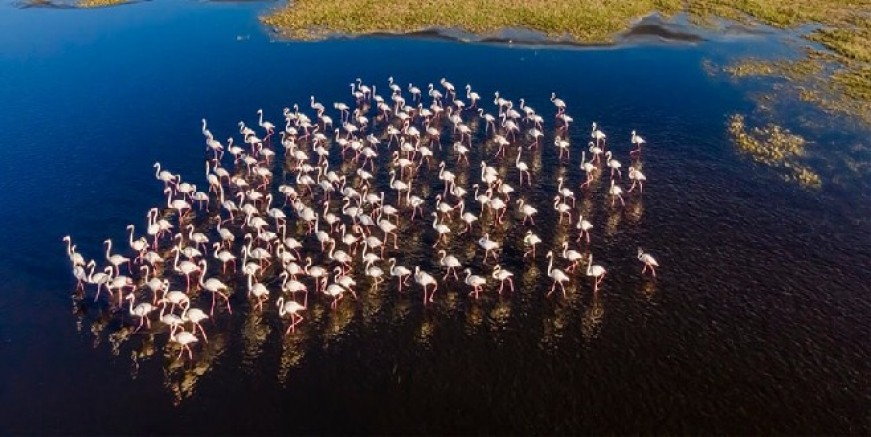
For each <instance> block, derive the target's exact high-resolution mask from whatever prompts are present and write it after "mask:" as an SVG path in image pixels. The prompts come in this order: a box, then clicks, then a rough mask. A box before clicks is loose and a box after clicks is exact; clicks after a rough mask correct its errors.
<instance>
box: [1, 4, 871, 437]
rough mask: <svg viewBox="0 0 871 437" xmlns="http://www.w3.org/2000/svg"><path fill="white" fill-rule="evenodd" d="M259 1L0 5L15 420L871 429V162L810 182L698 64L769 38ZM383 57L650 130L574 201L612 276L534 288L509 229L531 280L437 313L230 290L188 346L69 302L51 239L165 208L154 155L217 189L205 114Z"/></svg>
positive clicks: (87, 249)
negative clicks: (235, 311)
mask: <svg viewBox="0 0 871 437" xmlns="http://www.w3.org/2000/svg"><path fill="white" fill-rule="evenodd" d="M263 7H264V6H263V5H262V4H253V5H252V4H236V3H210V4H201V3H197V2H149V3H142V4H136V5H131V6H125V7H118V8H109V9H100V10H93V11H79V10H52V9H27V10H19V9H16V8H13V7H12V6H11V5H9V4H3V5H0V79H2V80H0V101H2V102H3V104H2V105H0V120H2V122H0V126H2V128H3V134H4V138H5V141H4V154H3V158H2V159H0V163H2V168H0V170H2V171H0V199H2V205H3V213H2V214H0V250H2V253H3V254H4V256H3V257H2V258H0V278H3V282H2V285H3V290H2V293H0V340H2V343H0V344H2V346H0V375H3V377H2V380H0V399H2V405H3V408H2V409H0V429H2V430H3V431H5V432H10V433H40V434H41V433H86V434H94V433H112V434H117V433H217V432H221V433H252V432H283V433H363V432H373V433H400V432H401V433H417V432H431V433H470V432H487V433H575V432H597V433H605V432H608V433H624V432H639V431H653V432H659V433H665V432H672V433H673V432H678V433H688V432H694V433H712V432H727V433H759V432H780V433H799V432H800V433H868V432H869V431H871V416H869V413H868V411H869V408H868V407H869V405H871V404H869V402H871V399H869V393H871V365H869V364H868V356H869V353H871V344H869V341H868V328H867V327H868V324H869V321H871V297H869V292H871V286H869V284H871V239H869V231H871V225H869V221H868V217H869V212H871V208H869V197H868V195H867V194H866V193H867V192H866V191H865V190H864V188H863V187H867V186H868V185H869V177H868V175H867V173H865V174H863V173H849V172H845V171H844V170H843V168H842V167H840V166H839V165H838V162H837V161H828V160H826V156H827V155H826V153H825V152H821V151H819V150H818V151H817V152H816V153H818V155H819V156H818V157H816V158H815V159H818V160H821V161H822V162H824V163H826V165H824V166H821V167H822V168H823V169H822V170H820V171H821V173H822V174H823V175H824V176H825V177H832V175H845V176H841V178H842V179H841V182H842V183H841V184H826V183H824V185H823V189H822V190H821V191H813V190H807V189H803V188H801V187H799V186H797V185H795V184H789V183H785V182H783V181H782V180H781V179H780V177H779V176H778V175H777V173H776V172H774V171H772V170H770V169H767V168H764V167H760V166H757V165H755V164H753V163H752V162H751V161H750V160H749V159H747V158H745V157H742V156H740V155H738V154H737V153H736V152H735V151H734V149H733V148H732V146H731V144H730V143H729V141H728V138H727V136H726V134H725V129H724V127H725V121H726V119H727V117H728V116H729V115H730V114H732V113H735V112H747V111H750V110H751V109H752V108H753V103H752V101H750V100H749V99H748V98H747V96H746V93H745V91H746V90H744V89H742V88H739V87H738V86H737V85H736V84H734V83H730V82H727V81H724V80H719V79H712V78H711V77H709V76H708V75H707V74H706V73H705V72H704V71H703V70H702V68H701V65H702V61H703V60H704V59H714V60H715V61H721V60H725V59H730V58H732V57H735V56H739V55H746V54H753V53H758V52H771V51H772V50H781V49H779V48H778V46H777V45H776V44H774V43H772V42H771V41H769V40H767V39H763V38H761V37H757V38H755V39H754V38H747V39H736V40H734V41H718V42H708V43H700V44H696V45H688V44H673V45H665V44H657V43H645V44H639V45H633V46H621V47H612V48H600V49H583V50H580V49H565V48H534V47H533V48H529V47H526V48H524V47H506V46H498V45H485V44H477V45H476V44H458V43H453V42H447V41H437V40H425V39H397V38H362V39H355V40H336V41H328V42H316V43H291V42H275V41H271V39H270V36H269V35H268V34H267V33H266V31H265V30H264V29H263V28H262V27H261V26H260V25H259V23H258V22H257V20H256V17H257V15H258V14H259V13H261V12H262V10H263ZM388 76H394V77H395V78H396V79H397V81H398V82H399V83H400V84H407V83H408V82H414V83H415V84H417V85H418V86H421V87H423V86H425V85H426V83H428V82H434V83H437V82H438V79H439V78H440V77H447V78H448V79H450V80H451V81H452V82H454V83H455V84H457V85H461V84H465V83H470V84H472V85H473V87H475V89H476V90H477V91H478V92H479V93H481V95H482V96H484V97H485V100H489V99H488V98H487V97H489V96H492V93H493V92H494V91H497V90H498V91H500V92H501V93H502V94H503V95H505V96H506V97H507V98H511V99H514V100H515V101H516V100H517V99H518V98H519V97H525V98H526V100H527V102H528V103H529V104H530V105H532V106H534V107H535V108H536V109H538V110H539V112H540V113H542V114H551V108H552V107H551V105H550V102H549V101H548V97H549V96H550V93H551V92H557V93H558V94H559V95H560V97H561V98H562V99H564V100H565V101H566V102H568V104H569V108H570V109H569V113H570V114H571V115H572V116H573V117H574V119H575V120H576V121H577V123H576V125H575V126H573V127H572V130H571V137H572V138H573V139H575V140H576V141H577V142H578V143H580V142H581V141H584V139H585V138H586V135H587V132H588V126H589V123H590V122H591V121H594V120H595V121H597V122H598V123H599V124H600V125H601V126H603V129H604V130H605V131H606V132H608V134H609V138H614V139H619V141H615V143H614V144H615V146H614V147H615V151H619V154H620V155H621V157H622V155H625V154H626V153H627V152H628V150H629V149H628V147H629V146H628V138H629V134H628V132H629V131H630V130H631V129H637V130H638V131H639V132H641V133H642V134H643V135H644V136H645V137H646V138H647V139H648V140H649V141H650V143H651V144H650V146H649V148H648V151H647V152H645V153H646V154H645V156H644V166H645V167H644V169H645V173H646V174H647V176H648V178H649V179H650V181H649V184H648V185H646V186H645V195H644V197H643V199H638V198H635V200H632V201H630V202H629V203H628V204H627V208H626V209H625V210H620V209H611V208H609V207H607V205H608V203H607V201H606V200H605V197H604V196H602V195H601V194H602V192H603V191H602V190H604V189H605V188H602V187H600V188H599V191H597V192H595V193H593V194H591V195H590V196H589V197H588V198H585V199H579V206H578V208H579V209H584V210H585V211H591V213H592V220H594V222H595V226H596V230H597V237H596V239H595V240H594V243H598V244H595V245H594V251H595V252H596V254H597V255H596V256H597V261H599V262H602V263H603V264H605V265H606V266H608V269H609V278H608V279H607V281H606V283H605V286H604V288H603V289H602V290H600V292H599V293H598V294H597V295H593V294H592V292H591V289H590V287H589V283H588V282H587V280H586V278H584V279H583V281H582V282H581V283H579V285H577V286H576V287H573V288H572V294H571V296H570V298H569V299H567V300H565V301H563V300H562V299H545V298H544V297H543V293H544V292H545V291H546V289H547V288H548V286H549V282H548V279H547V277H546V276H545V275H544V274H543V273H542V270H544V268H545V267H546V265H544V264H542V263H541V262H539V263H537V264H535V265H529V264H524V263H523V261H522V260H521V259H520V257H519V256H518V253H517V252H516V251H513V252H512V251H511V250H506V259H505V260H504V261H503V264H504V265H505V266H506V267H508V268H510V269H511V270H512V271H514V272H515V274H516V275H517V277H516V280H517V282H518V285H520V286H521V287H520V288H521V289H522V290H523V291H521V292H520V293H518V294H517V295H516V296H514V297H509V298H501V299H500V298H497V297H496V296H495V295H492V293H491V296H489V297H488V298H486V299H484V300H483V301H482V302H480V303H472V302H470V301H469V300H468V299H467V298H466V296H465V294H466V292H465V291H466V289H465V288H463V287H461V286H456V287H449V289H450V288H454V290H452V291H449V292H448V293H446V294H442V295H441V296H440V299H441V301H440V303H439V304H438V305H436V306H435V307H434V309H431V310H427V311H423V310H422V309H421V308H420V303H419V299H418V298H415V297H414V296H418V294H413V295H412V296H411V297H405V298H402V297H396V296H395V293H393V291H394V289H393V287H392V285H391V286H390V287H387V286H385V287H383V288H382V290H381V291H380V292H379V293H376V294H371V293H370V294H369V295H368V297H367V298H366V299H362V300H361V302H360V303H354V302H345V303H344V304H343V305H342V306H340V309H339V310H338V311H337V312H335V313H331V312H330V310H329V307H328V306H326V307H324V306H322V305H320V304H317V306H316V307H315V309H313V310H312V314H310V316H311V320H310V321H307V323H308V324H307V325H306V326H304V327H303V328H304V329H303V331H302V333H301V334H300V335H297V336H289V337H286V338H285V337H283V336H282V333H283V329H282V326H281V324H280V322H279V321H278V319H277V316H276V315H275V314H274V311H271V312H269V313H267V314H264V315H259V314H256V313H254V312H246V311H241V312H239V315H237V316H236V317H234V318H227V319H224V320H222V321H219V322H217V323H216V324H215V325H213V326H210V327H208V328H207V329H209V330H210V331H212V332H213V333H214V340H213V341H212V342H211V343H210V345H209V346H208V347H200V348H199V349H196V354H197V360H196V361H194V362H186V361H183V360H182V361H176V360H174V354H171V353H166V355H165V354H164V352H163V344H164V343H165V342H166V338H165V337H166V335H165V334H160V335H156V336H153V337H152V336H145V335H139V336H134V337H133V338H123V337H120V336H118V335H117V334H116V335H114V336H113V335H112V333H117V332H119V329H120V328H121V326H120V325H119V320H120V319H119V318H117V317H113V316H112V315H111V314H110V313H109V312H108V309H106V308H105V307H100V306H93V305H91V306H85V307H84V309H83V308H82V306H81V305H78V304H76V303H75V302H74V301H73V299H71V297H70V295H71V293H72V291H73V289H74V281H73V278H72V276H71V275H70V272H69V267H68V262H67V260H66V258H65V256H64V255H65V254H64V250H63V249H64V248H63V245H62V244H61V242H60V239H61V237H62V236H63V235H65V234H71V235H72V236H73V237H74V239H75V241H76V242H77V244H78V246H79V250H80V251H82V252H83V253H84V254H85V255H86V257H88V258H90V257H95V258H98V259H102V252H101V250H100V248H101V246H100V244H101V242H102V241H103V239H105V238H112V239H113V240H114V241H116V243H117V242H123V241H126V233H125V232H124V227H125V226H126V225H127V224H129V223H134V224H136V225H137V226H138V227H140V226H144V223H145V219H144V214H145V211H146V210H147V209H148V208H150V207H151V206H153V205H158V204H161V203H163V202H164V201H165V200H164V199H165V198H164V197H162V196H161V193H160V189H161V186H160V184H159V183H158V182H157V181H155V180H154V173H153V170H152V167H151V165H152V163H154V162H155V161H160V162H161V163H162V164H163V165H164V166H166V167H168V168H170V169H171V170H172V171H173V172H176V173H181V174H182V175H183V177H184V178H185V179H186V180H190V181H195V182H198V183H200V184H202V185H203V186H205V180H204V177H203V175H202V173H203V168H202V167H203V166H202V159H203V156H204V151H203V146H202V136H201V134H200V131H199V129H200V127H199V120H200V118H202V117H205V118H207V119H208V120H209V125H210V129H211V130H212V131H213V132H214V133H215V134H216V136H217V137H218V138H220V139H224V138H227V137H228V136H230V135H233V134H236V133H237V132H238V130H237V129H236V123H237V122H238V121H239V120H240V119H241V120H245V121H246V122H248V124H253V125H255V126H256V113H255V111H256V110H257V109H258V108H263V109H264V111H265V113H266V118H267V119H270V120H272V121H273V122H274V123H277V122H278V121H279V120H281V108H283V107H285V106H290V105H292V104H293V103H299V104H300V106H301V107H303V108H306V109H307V102H308V97H309V96H310V95H315V96H316V97H317V98H318V100H319V101H321V102H324V103H325V104H329V103H330V102H333V101H346V102H349V103H350V95H349V90H350V87H349V86H348V85H347V84H349V83H350V82H352V81H353V80H354V79H355V78H356V77H360V78H363V79H364V80H365V81H366V82H367V83H375V84H377V85H378V87H379V90H380V88H381V87H382V86H383V87H384V88H383V90H380V91H379V92H380V93H381V94H382V95H387V93H388V91H387V83H386V79H387V77H388ZM488 105H489V103H488ZM491 109H492V107H488V110H491ZM494 111H495V110H492V111H491V112H494ZM808 111H810V109H808ZM331 115H333V116H334V117H333V118H334V119H338V115H337V114H331ZM546 119H548V121H550V119H549V117H546ZM547 130H548V135H552V124H551V125H550V126H549V127H548V129H547ZM842 135H846V134H843V133H842ZM548 138H551V137H550V136H548ZM827 138H832V140H827ZM866 138H867V137H866ZM835 139H840V137H838V136H831V137H825V136H822V135H821V136H820V137H819V141H820V142H822V143H823V144H822V147H825V148H830V149H833V150H836V151H843V150H845V149H846V148H847V147H850V146H848V144H849V145H855V144H859V145H861V146H863V147H864V149H861V150H867V147H868V144H867V140H866V139H863V138H861V137H850V141H849V142H847V141H844V142H841V141H835ZM237 141H238V138H237ZM553 149H554V148H553V147H552V146H551V145H550V143H549V142H546V144H545V145H544V147H543V148H542V152H541V157H540V166H539V167H538V168H537V169H536V172H535V175H534V179H535V180H536V185H535V188H536V190H537V191H536V192H534V193H530V194H529V196H531V197H534V198H537V199H543V200H541V201H540V202H539V205H538V206H539V209H540V210H543V214H542V217H541V219H540V220H539V222H540V223H539V225H538V232H539V234H540V235H543V236H547V238H545V242H546V244H545V245H547V244H550V243H551V240H553V241H556V240H557V239H559V238H561V237H562V236H563V235H564V234H565V231H564V230H559V228H558V227H557V226H556V216H555V215H554V214H553V213H552V211H549V208H546V205H547V203H546V201H547V199H550V198H551V197H552V193H553V192H554V190H555V187H556V180H555V179H556V177H557V175H564V176H566V177H567V178H568V179H569V180H571V181H572V182H573V184H574V185H575V186H576V185H577V183H579V182H580V181H581V179H580V178H581V176H580V171H579V170H578V169H577V162H578V161H577V159H578V157H577V156H575V155H574V154H573V157H572V159H573V161H572V165H571V166H570V168H569V167H566V168H565V169H563V170H558V168H559V162H558V160H557V159H556V152H555V151H554V150H553ZM615 153H618V152H615ZM861 156H862V155H860V159H861ZM623 159H624V166H626V165H627V162H628V159H626V158H623ZM472 161H473V162H476V160H475V159H473V160H472ZM476 174H477V173H476V171H475V168H473V169H471V170H470V171H469V174H468V179H469V180H470V181H473V180H475V178H476V177H477V176H476ZM514 178H515V177H512V178H510V180H511V181H513V180H514ZM844 178H846V182H844V180H843V179H844ZM824 180H825V179H824ZM470 183H471V182H470ZM603 185H604V184H603ZM434 186H436V187H440V185H434ZM576 191H577V190H576ZM545 210H547V211H545ZM406 232H407V234H406V235H408V236H411V235H414V234H415V230H414V229H410V230H409V229H406ZM510 235H513V234H511V233H510V232H509V237H506V238H510ZM572 235H573V234H572ZM515 237H516V236H515ZM432 241H433V239H432V237H431V236H430V235H429V234H426V235H425V236H424V237H422V239H421V240H409V241H408V242H403V251H404V252H403V256H405V257H406V259H407V261H406V265H409V266H413V265H415V262H419V263H423V264H424V265H432V261H431V260H430V258H429V251H430V249H429V244H428V243H431V242H432ZM638 244H641V245H643V246H644V247H645V248H647V249H649V250H651V251H653V252H654V253H655V254H656V255H657V259H659V261H660V263H661V264H663V267H662V268H661V269H660V270H659V271H658V273H659V278H658V279H657V280H656V281H651V280H649V279H644V278H642V277H641V276H639V274H638V270H639V268H640V265H639V264H638V262H637V261H636V260H635V259H634V253H635V247H636V246H637V245H638ZM473 246H474V245H473V244H471V245H470V244H464V245H463V244H460V243H457V246H455V247H454V248H455V249H456V250H457V251H458V252H459V251H461V250H466V249H467V248H468V247H473ZM472 252H473V253H474V250H473V251H472ZM520 253H522V251H521V252H520ZM542 254H543V251H542ZM480 259H481V256H480V253H479V254H478V256H477V261H476V262H478V263H480ZM540 260H541V258H540V259H539V261H540ZM431 271H433V272H435V271H437V270H436V269H435V268H432V269H431ZM521 273H522V274H521ZM460 285H462V284H460ZM416 292H417V293H419V291H416ZM239 295H240V296H239V297H238V298H237V300H236V302H237V303H239V302H244V300H245V299H244V293H243V292H241V291H240V292H239ZM437 299H438V298H437ZM324 302H326V301H324ZM240 305H241V306H242V307H244V304H240ZM270 310H272V306H271V305H270ZM121 332H123V331H121ZM201 346H202V345H201Z"/></svg>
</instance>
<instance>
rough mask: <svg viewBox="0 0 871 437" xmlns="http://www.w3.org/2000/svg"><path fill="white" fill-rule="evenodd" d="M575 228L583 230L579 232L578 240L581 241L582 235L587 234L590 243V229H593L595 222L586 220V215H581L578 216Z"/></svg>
mask: <svg viewBox="0 0 871 437" xmlns="http://www.w3.org/2000/svg"><path fill="white" fill-rule="evenodd" d="M575 228H577V229H578V230H580V231H581V232H580V233H579V234H578V239H577V241H578V242H580V241H581V237H583V236H585V235H586V237H587V244H589V243H590V229H593V224H592V223H590V222H589V221H587V220H584V216H583V215H580V216H578V224H577V225H575Z"/></svg>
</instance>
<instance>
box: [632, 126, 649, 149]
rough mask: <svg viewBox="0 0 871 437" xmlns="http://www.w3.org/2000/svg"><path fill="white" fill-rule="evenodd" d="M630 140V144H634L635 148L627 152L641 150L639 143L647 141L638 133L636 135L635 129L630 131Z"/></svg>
mask: <svg viewBox="0 0 871 437" xmlns="http://www.w3.org/2000/svg"><path fill="white" fill-rule="evenodd" d="M630 141H631V142H632V144H634V145H635V150H633V151H631V152H629V153H639V152H641V145H642V144H644V143H646V142H647V141H645V140H644V138H641V136H640V135H636V134H635V130H633V131H632V137H631V138H630Z"/></svg>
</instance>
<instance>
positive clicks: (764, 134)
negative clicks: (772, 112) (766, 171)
mask: <svg viewBox="0 0 871 437" xmlns="http://www.w3.org/2000/svg"><path fill="white" fill-rule="evenodd" d="M728 130H729V133H730V134H731V135H732V139H733V141H734V142H735V145H736V146H737V147H738V150H740V151H741V152H743V153H746V154H748V155H750V157H751V158H753V160H754V161H756V162H759V163H762V164H765V165H767V166H770V167H773V168H776V169H778V170H779V171H780V172H781V174H782V175H783V177H784V179H786V180H787V181H798V182H799V183H801V184H802V185H804V186H806V187H812V188H819V187H820V186H821V184H822V180H821V179H820V176H819V175H818V174H816V173H814V172H813V171H812V170H811V169H810V168H808V167H806V166H804V165H802V164H801V163H799V158H801V157H802V156H804V155H805V146H806V145H807V141H805V139H804V138H802V137H800V136H798V135H796V134H793V133H791V132H790V131H789V130H787V129H784V128H782V127H780V126H778V125H775V124H772V123H769V124H768V125H766V126H765V127H762V128H759V127H754V128H753V129H750V130H748V129H747V127H746V125H745V121H744V116H743V115H740V114H735V115H733V116H732V117H731V118H730V119H729V126H728Z"/></svg>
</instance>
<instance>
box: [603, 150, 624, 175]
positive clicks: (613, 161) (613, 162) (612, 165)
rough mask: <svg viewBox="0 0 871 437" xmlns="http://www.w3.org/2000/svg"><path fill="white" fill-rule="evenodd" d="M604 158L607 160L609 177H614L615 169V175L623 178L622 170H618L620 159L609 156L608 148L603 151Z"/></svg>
mask: <svg viewBox="0 0 871 437" xmlns="http://www.w3.org/2000/svg"><path fill="white" fill-rule="evenodd" d="M605 158H606V159H607V161H608V167H610V168H611V179H613V178H614V172H615V171H616V172H617V175H618V176H619V177H620V179H622V178H623V172H621V171H620V161H618V160H616V159H614V158H613V157H612V156H611V151H610V150H609V151H607V152H605Z"/></svg>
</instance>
